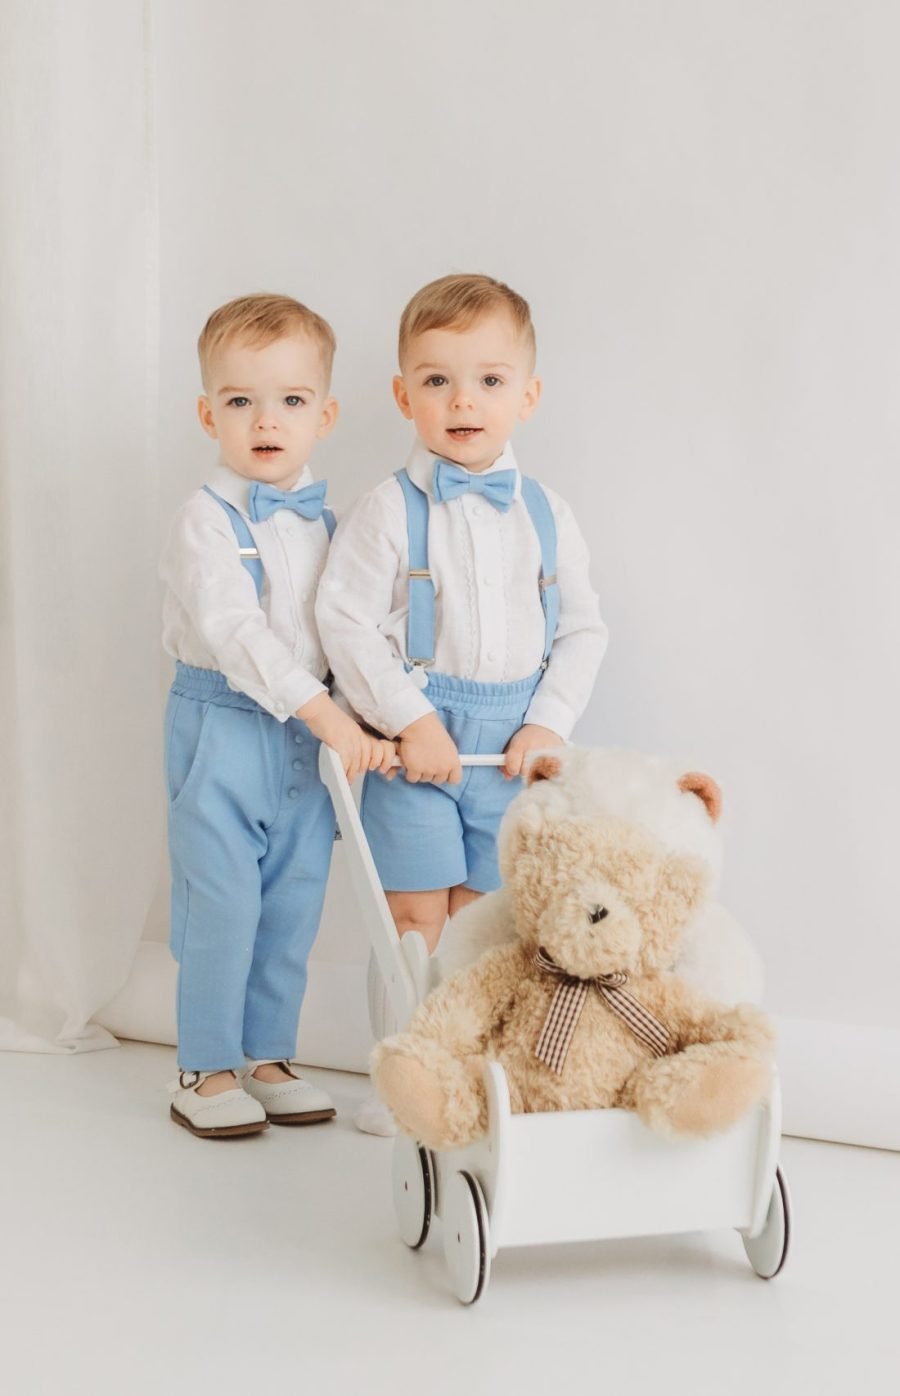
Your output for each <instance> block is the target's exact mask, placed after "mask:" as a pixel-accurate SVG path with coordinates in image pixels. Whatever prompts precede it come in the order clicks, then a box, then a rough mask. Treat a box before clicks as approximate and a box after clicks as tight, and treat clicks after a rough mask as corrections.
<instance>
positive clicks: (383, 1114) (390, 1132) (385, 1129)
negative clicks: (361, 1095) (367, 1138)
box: [353, 1095, 397, 1139]
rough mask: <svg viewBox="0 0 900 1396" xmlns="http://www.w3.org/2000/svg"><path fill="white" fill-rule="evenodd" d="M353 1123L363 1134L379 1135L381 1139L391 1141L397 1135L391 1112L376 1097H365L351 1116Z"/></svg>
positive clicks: (395, 1122) (395, 1123)
mask: <svg viewBox="0 0 900 1396" xmlns="http://www.w3.org/2000/svg"><path fill="white" fill-rule="evenodd" d="M353 1123H354V1124H355V1125H356V1128H357V1129H358V1130H360V1131H361V1132H362V1133H363V1134H380V1135H381V1137H382V1138H383V1139H393V1137H394V1135H395V1134H396V1133H397V1121H396V1120H395V1119H394V1116H393V1113H392V1111H391V1110H390V1109H389V1108H388V1107H387V1106H386V1105H385V1104H384V1102H383V1101H381V1100H379V1099H378V1096H377V1095H370V1096H367V1098H366V1099H365V1100H364V1101H363V1103H362V1105H361V1106H360V1107H359V1109H358V1110H357V1112H356V1114H355V1115H354V1116H353Z"/></svg>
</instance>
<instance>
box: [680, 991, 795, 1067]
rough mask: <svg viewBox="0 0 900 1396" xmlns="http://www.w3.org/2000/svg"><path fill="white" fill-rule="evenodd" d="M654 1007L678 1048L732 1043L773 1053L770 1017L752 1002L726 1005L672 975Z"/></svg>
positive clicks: (765, 1052) (760, 1051)
mask: <svg viewBox="0 0 900 1396" xmlns="http://www.w3.org/2000/svg"><path fill="white" fill-rule="evenodd" d="M654 1011H655V1012H657V1013H658V1016H659V1017H661V1018H662V1020H663V1022H664V1023H665V1024H666V1026H667V1027H668V1029H669V1032H670V1034H671V1036H672V1039H673V1050H674V1051H676V1052H678V1051H682V1050H683V1049H684V1048H686V1047H690V1046H692V1045H693V1044H695V1043H722V1044H723V1045H725V1044H730V1045H731V1046H733V1047H736V1048H738V1049H739V1050H743V1051H747V1052H750V1053H759V1054H762V1055H771V1053H772V1051H773V1048H774V1045H775V1032H774V1028H773V1026H772V1022H771V1019H770V1018H768V1017H767V1015H766V1014H765V1013H763V1012H762V1010H761V1009H759V1008H757V1007H756V1006H755V1005H753V1004H750V1003H739V1004H736V1005H734V1007H726V1006H724V1005H723V1004H720V1003H716V1002H715V1001H714V1000H713V999H710V998H707V997H706V995H705V994H702V993H700V992H699V991H698V990H696V989H694V988H693V987H691V986H689V985H687V984H685V983H684V981H683V980H678V979H671V980H669V981H668V983H667V985H666V992H665V995H664V997H663V999H662V1000H661V1002H660V1003H659V1005H658V1007H657V1006H654Z"/></svg>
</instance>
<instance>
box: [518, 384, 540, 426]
mask: <svg viewBox="0 0 900 1396" xmlns="http://www.w3.org/2000/svg"><path fill="white" fill-rule="evenodd" d="M542 387H543V384H542V383H541V380H540V378H529V380H528V382H527V384H526V385H525V391H524V393H523V394H522V406H521V407H520V408H519V421H520V422H527V420H528V418H529V417H530V416H531V414H532V412H534V410H535V408H536V407H537V405H538V403H539V402H540V400H541V388H542Z"/></svg>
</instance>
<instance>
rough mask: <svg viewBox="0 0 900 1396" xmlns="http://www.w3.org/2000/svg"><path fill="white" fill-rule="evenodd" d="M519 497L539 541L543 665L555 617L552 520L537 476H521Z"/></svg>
mask: <svg viewBox="0 0 900 1396" xmlns="http://www.w3.org/2000/svg"><path fill="white" fill-rule="evenodd" d="M522 498H523V499H524V501H525V507H526V508H527V510H528V512H529V514H530V515H531V522H532V523H533V524H534V531H535V533H536V534H537V536H538V542H539V543H540V545H541V577H540V582H539V586H540V589H541V605H542V606H543V608H544V665H543V667H546V664H547V660H548V659H549V658H550V650H551V649H552V648H553V638H554V636H555V635H556V626H557V623H558V621H559V583H558V582H557V580H556V520H555V519H554V517H553V510H552V509H551V508H550V501H549V499H548V498H547V496H546V495H545V494H544V491H543V490H542V489H541V487H540V485H539V484H538V482H537V480H532V479H530V478H528V477H527V476H525V475H523V476H522Z"/></svg>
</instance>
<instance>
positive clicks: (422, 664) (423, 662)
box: [409, 655, 434, 669]
mask: <svg viewBox="0 0 900 1396" xmlns="http://www.w3.org/2000/svg"><path fill="white" fill-rule="evenodd" d="M409 662H410V664H411V665H412V667H413V668H414V669H430V668H431V665H432V664H433V663H434V655H432V656H431V658H430V659H413V658H412V657H410V661H409Z"/></svg>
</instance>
